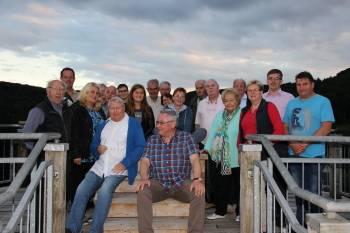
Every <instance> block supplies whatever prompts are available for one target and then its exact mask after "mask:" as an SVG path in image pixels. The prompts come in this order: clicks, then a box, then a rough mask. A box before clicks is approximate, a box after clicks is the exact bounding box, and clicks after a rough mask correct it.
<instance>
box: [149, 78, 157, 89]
mask: <svg viewBox="0 0 350 233" xmlns="http://www.w3.org/2000/svg"><path fill="white" fill-rule="evenodd" d="M152 83H155V84H157V86H159V81H158V79H150V80H148V82H147V87H148V86H149V85H151V84H152Z"/></svg>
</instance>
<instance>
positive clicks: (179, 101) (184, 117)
mask: <svg viewBox="0 0 350 233" xmlns="http://www.w3.org/2000/svg"><path fill="white" fill-rule="evenodd" d="M185 100H186V90H185V88H182V87H179V88H176V89H175V90H174V93H173V103H172V104H169V105H168V106H167V107H166V108H170V109H172V110H174V111H175V112H176V113H177V114H178V118H177V121H176V128H177V129H179V130H183V131H186V132H189V133H192V131H193V128H192V122H193V113H192V110H191V109H190V108H189V107H187V106H186V105H185Z"/></svg>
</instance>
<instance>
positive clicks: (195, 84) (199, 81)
mask: <svg viewBox="0 0 350 233" xmlns="http://www.w3.org/2000/svg"><path fill="white" fill-rule="evenodd" d="M200 83H203V85H204V86H205V83H206V81H205V80H204V79H198V80H196V81H195V82H194V86H197V85H198V84H200Z"/></svg>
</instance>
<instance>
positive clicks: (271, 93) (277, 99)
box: [263, 69, 294, 119]
mask: <svg viewBox="0 0 350 233" xmlns="http://www.w3.org/2000/svg"><path fill="white" fill-rule="evenodd" d="M266 76H267V85H268V86H269V89H268V91H267V92H265V93H264V94H263V98H264V99H265V100H266V101H268V102H272V103H273V104H274V105H276V107H277V110H278V113H279V114H280V117H281V119H282V118H283V116H284V112H285V110H286V107H287V104H288V102H289V101H290V100H292V99H294V96H293V95H292V94H290V93H288V92H285V91H282V90H281V85H282V78H283V74H282V71H280V70H279V69H272V70H270V71H269V72H267V75H266Z"/></svg>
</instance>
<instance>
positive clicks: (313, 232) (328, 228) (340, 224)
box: [306, 213, 350, 233]
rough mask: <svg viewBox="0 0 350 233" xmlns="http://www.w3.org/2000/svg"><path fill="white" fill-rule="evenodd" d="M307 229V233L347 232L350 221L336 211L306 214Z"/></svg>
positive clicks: (349, 227)
mask: <svg viewBox="0 0 350 233" xmlns="http://www.w3.org/2000/svg"><path fill="white" fill-rule="evenodd" d="M306 222H307V230H308V232H309V233H328V232H332V233H348V232H349V229H350V221H349V220H347V219H346V218H344V217H342V216H340V215H339V214H337V213H326V214H307V215H306Z"/></svg>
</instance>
